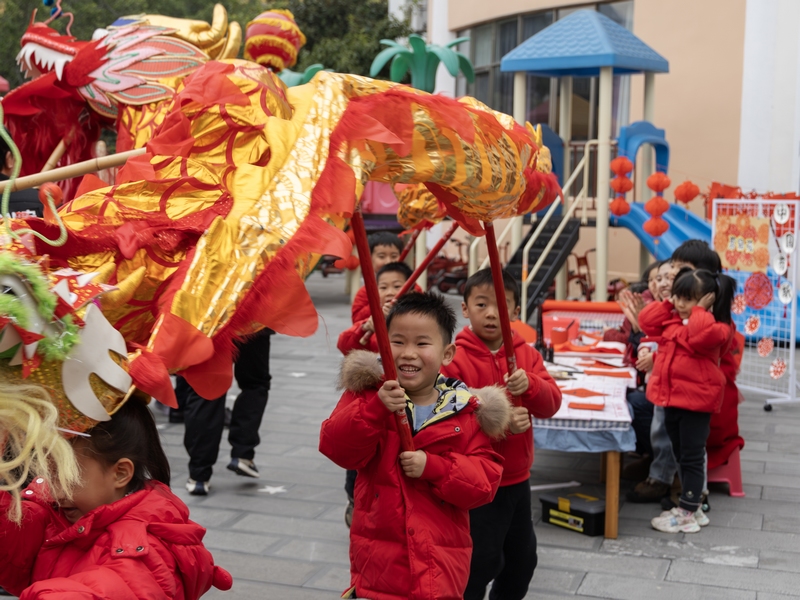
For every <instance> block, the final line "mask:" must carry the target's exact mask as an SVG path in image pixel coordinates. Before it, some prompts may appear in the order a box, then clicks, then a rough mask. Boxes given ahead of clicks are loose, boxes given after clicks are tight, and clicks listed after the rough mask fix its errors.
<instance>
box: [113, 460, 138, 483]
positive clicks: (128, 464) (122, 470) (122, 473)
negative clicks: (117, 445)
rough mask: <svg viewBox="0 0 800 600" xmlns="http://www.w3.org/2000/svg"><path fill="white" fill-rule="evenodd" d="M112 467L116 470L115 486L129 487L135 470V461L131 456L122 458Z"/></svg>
mask: <svg viewBox="0 0 800 600" xmlns="http://www.w3.org/2000/svg"><path fill="white" fill-rule="evenodd" d="M111 468H112V470H113V472H114V487H115V488H117V489H125V488H126V487H128V484H129V483H130V482H131V479H133V472H134V470H135V467H134V466H133V461H132V460H131V459H130V458H120V459H119V460H118V461H117V462H116V464H114V466H113V467H111Z"/></svg>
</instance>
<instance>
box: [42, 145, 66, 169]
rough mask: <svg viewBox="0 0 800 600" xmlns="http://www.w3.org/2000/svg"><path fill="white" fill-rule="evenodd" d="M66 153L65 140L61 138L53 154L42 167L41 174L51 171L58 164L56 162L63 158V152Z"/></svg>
mask: <svg viewBox="0 0 800 600" xmlns="http://www.w3.org/2000/svg"><path fill="white" fill-rule="evenodd" d="M66 151H67V138H61V141H60V142H58V146H56V149H55V150H53V153H52V154H51V155H50V158H48V159H47V162H46V163H44V166H43V167H42V172H45V171H52V170H53V169H54V168H55V166H56V165H57V164H58V161H60V160H61V157H62V156H64V152H66Z"/></svg>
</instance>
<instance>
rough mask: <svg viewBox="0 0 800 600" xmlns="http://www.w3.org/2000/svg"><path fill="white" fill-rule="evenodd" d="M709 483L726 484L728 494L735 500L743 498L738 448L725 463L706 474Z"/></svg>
mask: <svg viewBox="0 0 800 600" xmlns="http://www.w3.org/2000/svg"><path fill="white" fill-rule="evenodd" d="M708 482H709V483H727V484H728V490H729V492H728V493H729V494H730V495H731V496H734V497H736V498H744V490H743V489H742V461H741V458H740V456H739V448H738V447H737V448H735V449H734V451H733V452H732V453H731V455H730V456H729V457H728V460H727V462H725V463H723V464H721V465H720V466H718V467H716V468H714V469H711V470H710V471H709V472H708Z"/></svg>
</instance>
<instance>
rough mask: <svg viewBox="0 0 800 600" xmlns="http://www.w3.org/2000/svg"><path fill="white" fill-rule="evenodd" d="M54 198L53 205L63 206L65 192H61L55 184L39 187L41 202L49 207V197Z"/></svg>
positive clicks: (44, 184)
mask: <svg viewBox="0 0 800 600" xmlns="http://www.w3.org/2000/svg"><path fill="white" fill-rule="evenodd" d="M48 194H49V195H50V196H52V198H53V204H55V205H56V206H61V202H62V201H63V200H64V192H62V191H61V188H60V187H58V186H57V185H56V184H55V183H50V182H48V183H43V184H42V185H41V186H40V187H39V202H41V203H42V204H44V205H45V206H47V195H48Z"/></svg>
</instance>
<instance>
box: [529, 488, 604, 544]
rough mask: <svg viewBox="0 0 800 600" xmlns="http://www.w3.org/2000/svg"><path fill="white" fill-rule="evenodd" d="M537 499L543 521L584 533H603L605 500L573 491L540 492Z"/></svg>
mask: <svg viewBox="0 0 800 600" xmlns="http://www.w3.org/2000/svg"><path fill="white" fill-rule="evenodd" d="M539 500H540V501H541V502H542V521H544V522H545V523H550V524H551V525H557V526H559V527H564V528H565V529H571V530H573V531H577V532H579V533H583V534H584V535H603V533H604V532H605V519H606V501H605V500H603V499H602V498H597V497H595V496H588V495H586V494H580V493H576V492H574V493H572V494H563V495H560V494H558V493H546V494H541V495H540V496H539Z"/></svg>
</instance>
